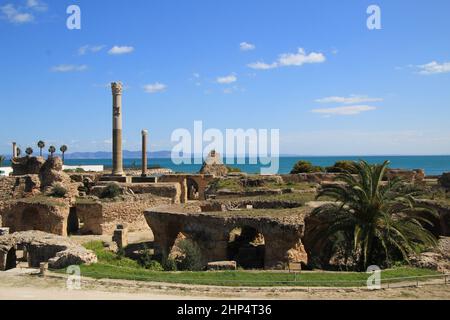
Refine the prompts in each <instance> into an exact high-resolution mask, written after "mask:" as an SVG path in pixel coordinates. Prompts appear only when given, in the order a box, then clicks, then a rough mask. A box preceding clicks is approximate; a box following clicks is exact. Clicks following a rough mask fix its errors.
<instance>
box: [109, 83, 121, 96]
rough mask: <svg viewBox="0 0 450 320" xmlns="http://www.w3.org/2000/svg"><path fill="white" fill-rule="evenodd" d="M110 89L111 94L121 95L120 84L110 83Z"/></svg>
mask: <svg viewBox="0 0 450 320" xmlns="http://www.w3.org/2000/svg"><path fill="white" fill-rule="evenodd" d="M111 89H112V93H113V94H122V82H120V81H119V82H111Z"/></svg>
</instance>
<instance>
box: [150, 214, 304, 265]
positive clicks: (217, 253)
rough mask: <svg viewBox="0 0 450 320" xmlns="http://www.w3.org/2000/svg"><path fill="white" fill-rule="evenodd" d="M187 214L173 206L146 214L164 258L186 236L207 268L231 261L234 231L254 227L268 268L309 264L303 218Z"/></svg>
mask: <svg viewBox="0 0 450 320" xmlns="http://www.w3.org/2000/svg"><path fill="white" fill-rule="evenodd" d="M198 209H199V208H198ZM184 210H185V209H184V208H182V207H173V206H172V207H170V208H168V207H164V208H155V209H153V210H152V209H149V210H147V211H146V212H145V218H146V220H147V223H148V225H149V226H150V227H151V229H152V231H153V234H154V243H155V248H156V250H157V251H159V252H160V253H161V254H162V255H167V254H168V253H169V252H170V250H171V247H172V246H173V245H174V243H175V240H176V238H177V236H178V235H179V234H180V233H182V234H183V235H185V236H186V237H188V238H189V239H191V240H193V241H194V242H195V243H196V244H197V245H198V246H199V247H200V249H201V252H202V259H203V262H204V263H205V264H206V263H207V262H210V261H223V260H227V250H228V244H229V239H230V233H231V231H232V230H233V229H235V228H236V227H251V228H254V229H255V230H257V232H259V233H261V234H262V235H263V237H264V241H265V256H264V266H265V268H267V269H274V268H283V267H284V266H285V265H286V263H288V262H289V261H293V259H295V260H296V262H303V263H305V264H306V263H307V260H308V257H307V254H306V252H305V249H304V248H303V245H302V241H301V238H302V236H303V232H304V223H303V218H302V216H301V215H299V216H296V217H291V218H286V219H285V218H281V217H277V218H275V217H265V216H252V215H251V214H249V215H245V214H239V213H238V212H236V214H234V215H221V214H220V213H216V214H212V213H211V214H205V213H198V212H192V210H191V209H189V210H190V212H184Z"/></svg>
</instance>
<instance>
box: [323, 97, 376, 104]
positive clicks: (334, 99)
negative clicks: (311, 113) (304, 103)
mask: <svg viewBox="0 0 450 320" xmlns="http://www.w3.org/2000/svg"><path fill="white" fill-rule="evenodd" d="M377 101H383V99H382V98H370V97H368V96H358V95H350V96H349V97H338V96H333V97H325V98H321V99H317V100H316V102H318V103H343V104H353V103H365V102H377Z"/></svg>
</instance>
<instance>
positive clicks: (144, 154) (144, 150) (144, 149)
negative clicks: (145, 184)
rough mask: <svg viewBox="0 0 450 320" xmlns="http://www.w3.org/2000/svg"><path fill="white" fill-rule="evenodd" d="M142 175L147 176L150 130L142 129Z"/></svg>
mask: <svg viewBox="0 0 450 320" xmlns="http://www.w3.org/2000/svg"><path fill="white" fill-rule="evenodd" d="M141 133H142V174H141V176H142V177H146V176H147V137H148V131H147V130H142V132H141Z"/></svg>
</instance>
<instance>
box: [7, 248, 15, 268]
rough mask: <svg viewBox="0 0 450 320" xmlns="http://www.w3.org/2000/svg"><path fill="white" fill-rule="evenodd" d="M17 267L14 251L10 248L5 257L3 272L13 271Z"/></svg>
mask: <svg viewBox="0 0 450 320" xmlns="http://www.w3.org/2000/svg"><path fill="white" fill-rule="evenodd" d="M16 265H17V257H16V249H15V248H11V249H9V251H8V254H7V255H6V264H5V270H9V269H14V268H15V267H16Z"/></svg>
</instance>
